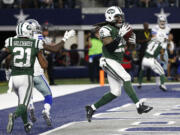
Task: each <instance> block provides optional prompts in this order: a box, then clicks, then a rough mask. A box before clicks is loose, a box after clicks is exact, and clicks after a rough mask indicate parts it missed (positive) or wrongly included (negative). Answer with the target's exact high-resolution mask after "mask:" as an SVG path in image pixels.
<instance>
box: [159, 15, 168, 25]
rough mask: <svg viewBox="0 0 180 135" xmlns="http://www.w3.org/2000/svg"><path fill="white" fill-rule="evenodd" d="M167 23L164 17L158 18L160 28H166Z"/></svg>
mask: <svg viewBox="0 0 180 135" xmlns="http://www.w3.org/2000/svg"><path fill="white" fill-rule="evenodd" d="M166 23H167V18H166V16H164V15H160V16H158V24H159V27H160V28H165V25H166Z"/></svg>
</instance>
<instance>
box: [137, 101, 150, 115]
mask: <svg viewBox="0 0 180 135" xmlns="http://www.w3.org/2000/svg"><path fill="white" fill-rule="evenodd" d="M152 109H153V107H151V106H147V105H144V102H142V103H141V104H139V108H137V112H138V113H139V114H142V113H148V112H149V111H151V110H152Z"/></svg>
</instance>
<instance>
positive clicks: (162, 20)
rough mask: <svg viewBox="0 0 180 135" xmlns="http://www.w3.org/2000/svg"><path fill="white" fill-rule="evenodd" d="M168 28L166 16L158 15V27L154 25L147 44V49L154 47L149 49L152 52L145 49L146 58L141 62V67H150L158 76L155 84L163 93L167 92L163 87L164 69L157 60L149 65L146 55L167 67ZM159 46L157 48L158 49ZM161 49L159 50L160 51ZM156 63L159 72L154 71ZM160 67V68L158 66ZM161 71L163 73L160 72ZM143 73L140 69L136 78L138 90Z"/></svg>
mask: <svg viewBox="0 0 180 135" xmlns="http://www.w3.org/2000/svg"><path fill="white" fill-rule="evenodd" d="M170 30H171V28H170V26H169V25H168V24H167V19H166V16H164V15H160V16H159V17H158V25H155V26H154V27H153V28H152V41H151V42H150V43H149V44H148V46H149V48H151V47H153V44H154V45H155V47H154V48H151V49H152V51H151V52H149V51H150V49H148V48H147V49H146V56H145V57H144V59H145V60H144V62H142V65H141V66H142V67H143V68H145V67H150V68H151V69H152V70H153V71H154V72H155V73H156V74H158V75H159V76H157V77H156V83H157V84H158V85H159V88H160V89H161V90H163V91H167V88H166V86H165V85H164V81H165V72H164V69H163V68H162V67H161V65H160V64H159V62H158V61H157V60H155V61H156V62H154V63H151V64H150V63H149V62H148V61H147V60H146V59H147V57H149V56H147V54H148V53H149V54H151V58H154V59H158V58H159V60H160V61H162V62H161V63H164V64H165V65H164V66H167V62H168V53H167V43H168V35H169V33H170ZM157 40H158V42H160V44H158V43H157V42H156V41H157ZM158 46H159V47H158ZM160 48H161V49H160ZM156 63H158V67H159V68H161V71H160V70H159V71H156V69H155V68H158V67H156V66H157V64H156ZM159 65H160V66H159ZM162 70H163V71H162ZM143 72H144V69H142V70H141V71H140V72H139V77H138V83H139V85H138V88H141V83H142V78H143Z"/></svg>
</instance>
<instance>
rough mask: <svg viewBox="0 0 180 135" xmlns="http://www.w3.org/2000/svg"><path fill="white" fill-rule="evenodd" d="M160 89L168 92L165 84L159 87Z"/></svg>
mask: <svg viewBox="0 0 180 135" xmlns="http://www.w3.org/2000/svg"><path fill="white" fill-rule="evenodd" d="M159 88H160V89H161V90H162V91H164V92H166V91H167V88H166V86H165V85H164V84H161V85H159Z"/></svg>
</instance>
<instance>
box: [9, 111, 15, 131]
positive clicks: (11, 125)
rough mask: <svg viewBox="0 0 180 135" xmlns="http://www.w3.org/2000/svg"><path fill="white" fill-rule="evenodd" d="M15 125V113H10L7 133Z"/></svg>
mask: <svg viewBox="0 0 180 135" xmlns="http://www.w3.org/2000/svg"><path fill="white" fill-rule="evenodd" d="M13 127H14V115H13V113H10V114H9V120H8V124H7V133H9V134H10V133H11V132H12V130H13Z"/></svg>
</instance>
